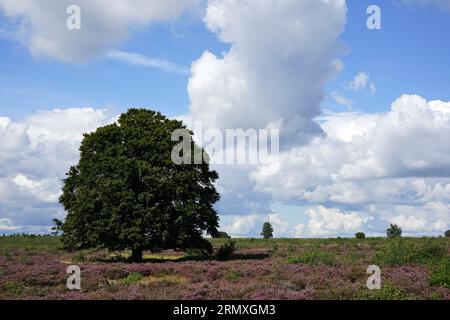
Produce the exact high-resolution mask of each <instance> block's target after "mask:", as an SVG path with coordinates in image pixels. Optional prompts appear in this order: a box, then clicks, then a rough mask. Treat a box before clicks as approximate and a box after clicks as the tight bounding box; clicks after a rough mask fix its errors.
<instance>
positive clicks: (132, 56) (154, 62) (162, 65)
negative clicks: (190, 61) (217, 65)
mask: <svg viewBox="0 0 450 320" xmlns="http://www.w3.org/2000/svg"><path fill="white" fill-rule="evenodd" d="M106 56H107V57H108V58H110V59H115V60H119V61H123V62H126V63H129V64H131V65H133V66H141V67H148V68H157V69H161V70H164V71H167V72H174V73H179V74H183V75H188V74H189V68H188V67H185V66H180V65H177V64H176V63H173V62H171V61H168V60H164V59H159V58H154V57H148V56H144V55H142V54H139V53H134V52H126V51H119V50H112V51H108V53H107V54H106Z"/></svg>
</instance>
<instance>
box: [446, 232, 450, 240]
mask: <svg viewBox="0 0 450 320" xmlns="http://www.w3.org/2000/svg"><path fill="white" fill-rule="evenodd" d="M445 236H446V237H447V238H450V230H447V231H445Z"/></svg>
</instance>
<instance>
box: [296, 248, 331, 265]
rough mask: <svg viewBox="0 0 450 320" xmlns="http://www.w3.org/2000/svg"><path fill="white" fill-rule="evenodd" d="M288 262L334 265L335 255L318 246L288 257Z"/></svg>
mask: <svg viewBox="0 0 450 320" xmlns="http://www.w3.org/2000/svg"><path fill="white" fill-rule="evenodd" d="M288 261H289V263H292V264H299V263H301V264H309V265H319V264H323V265H327V266H333V265H336V257H335V255H334V254H332V253H330V252H326V251H322V250H320V249H319V248H313V249H308V250H306V251H305V252H302V253H300V254H299V255H295V256H292V257H289V258H288Z"/></svg>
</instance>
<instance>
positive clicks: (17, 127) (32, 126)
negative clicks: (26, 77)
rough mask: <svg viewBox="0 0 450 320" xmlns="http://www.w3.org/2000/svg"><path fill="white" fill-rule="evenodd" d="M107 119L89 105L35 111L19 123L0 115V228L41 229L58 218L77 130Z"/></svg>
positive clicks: (79, 136) (75, 148) (75, 150)
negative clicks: (86, 106) (62, 185)
mask: <svg viewBox="0 0 450 320" xmlns="http://www.w3.org/2000/svg"><path fill="white" fill-rule="evenodd" d="M112 120H113V119H112V118H111V117H110V116H109V115H108V113H107V112H106V110H94V109H89V108H84V109H76V108H73V109H64V110H60V109H55V110H51V111H39V112H37V113H35V114H34V115H31V116H29V117H27V118H25V119H23V120H22V121H12V120H11V119H9V118H6V117H0V199H1V202H0V231H2V232H3V231H15V230H18V231H25V232H45V231H47V230H48V226H49V225H50V224H51V219H52V218H53V217H56V216H58V217H61V216H63V212H62V209H61V207H60V206H59V204H58V203H57V202H58V201H57V200H58V196H59V194H60V190H61V179H62V178H64V174H65V172H66V171H67V170H68V168H69V167H70V166H71V165H73V164H74V163H76V160H77V159H78V147H79V144H80V142H81V139H82V137H83V133H84V132H91V131H93V130H95V129H96V128H97V127H99V126H102V125H104V124H106V123H109V122H111V121H112Z"/></svg>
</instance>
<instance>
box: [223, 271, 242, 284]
mask: <svg viewBox="0 0 450 320" xmlns="http://www.w3.org/2000/svg"><path fill="white" fill-rule="evenodd" d="M240 277H241V275H240V273H239V272H237V271H236V270H234V269H229V270H227V273H226V275H225V278H226V279H227V280H230V281H236V280H238V279H239V278H240Z"/></svg>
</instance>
